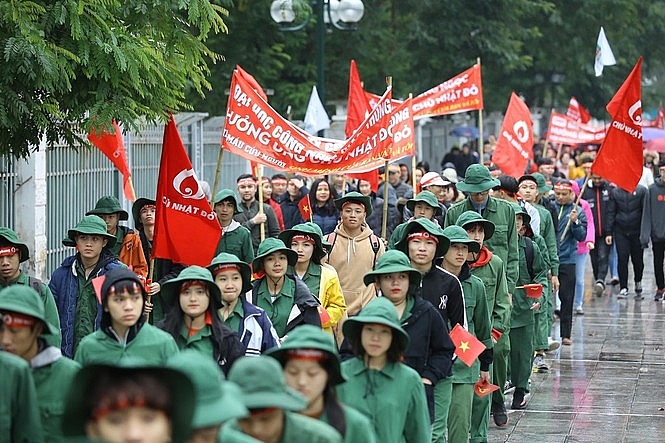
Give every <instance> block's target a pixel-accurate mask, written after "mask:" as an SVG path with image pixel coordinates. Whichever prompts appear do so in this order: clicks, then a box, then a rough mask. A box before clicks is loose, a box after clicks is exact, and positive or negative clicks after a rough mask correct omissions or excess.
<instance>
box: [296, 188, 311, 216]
mask: <svg viewBox="0 0 665 443" xmlns="http://www.w3.org/2000/svg"><path fill="white" fill-rule="evenodd" d="M298 209H300V215H301V216H302V219H303V221H312V204H311V203H310V201H309V194H307V195H305V196H304V197H303V198H301V199H300V201H299V202H298Z"/></svg>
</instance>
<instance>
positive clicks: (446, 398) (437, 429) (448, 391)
mask: <svg viewBox="0 0 665 443" xmlns="http://www.w3.org/2000/svg"><path fill="white" fill-rule="evenodd" d="M452 390H453V380H452V377H446V378H444V379H443V380H439V382H438V383H437V384H436V386H435V387H434V424H433V425H432V443H444V442H446V430H447V429H448V411H449V410H450V400H451V397H452Z"/></svg>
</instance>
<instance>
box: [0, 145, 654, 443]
mask: <svg viewBox="0 0 665 443" xmlns="http://www.w3.org/2000/svg"><path fill="white" fill-rule="evenodd" d="M488 149H491V146H489V147H488ZM647 154H649V153H646V154H645V168H644V171H645V172H644V177H643V180H644V184H645V185H646V186H642V185H640V186H638V188H637V190H636V191H635V192H633V193H628V192H626V191H624V190H622V189H620V188H618V187H615V186H613V185H612V184H611V183H608V182H607V181H605V180H604V179H602V178H601V177H598V176H596V175H593V174H589V168H590V166H591V163H592V162H593V155H594V150H593V149H586V148H585V147H579V148H577V149H575V148H573V147H567V146H563V147H559V148H558V149H554V148H549V149H546V145H542V144H538V145H537V146H536V161H535V162H533V163H532V164H529V166H528V169H527V170H526V171H525V173H524V175H523V176H521V177H518V178H516V177H510V176H506V175H502V173H501V171H500V170H498V169H497V168H496V167H495V166H493V165H492V164H491V161H490V160H489V159H488V158H484V157H483V156H482V155H477V154H475V153H474V151H473V149H470V147H469V146H468V145H467V146H463V147H462V149H455V150H453V151H451V153H449V154H448V155H446V157H444V159H443V161H442V162H441V167H442V169H441V173H439V172H436V171H432V170H430V168H429V165H428V164H427V162H421V163H419V164H418V166H417V168H416V169H414V170H413V171H411V170H410V169H409V167H408V166H407V165H405V164H400V163H395V164H391V165H389V167H388V168H387V170H383V169H382V170H380V171H379V172H380V182H379V185H378V188H376V187H375V188H374V189H373V184H372V183H370V182H369V181H364V180H352V179H350V178H349V177H348V176H345V175H343V174H331V175H329V176H325V177H314V178H311V179H307V178H305V177H301V176H298V175H292V174H288V175H285V174H275V175H273V176H272V177H270V178H268V177H261V178H258V177H254V176H252V175H251V174H243V175H240V176H239V177H238V178H237V188H236V189H222V190H220V191H219V192H216V194H215V195H214V196H211V199H210V200H211V203H212V206H213V208H214V211H215V213H216V214H217V218H218V220H219V223H220V225H221V227H222V237H221V240H220V241H219V244H218V245H217V251H216V254H215V257H214V258H213V259H212V260H211V262H210V264H209V265H208V266H206V267H201V266H195V265H191V266H187V265H186V264H181V263H174V262H173V261H171V260H168V259H163V258H160V259H151V250H152V241H153V234H154V225H155V217H156V215H157V214H155V209H156V206H155V201H154V200H151V199H149V198H139V199H138V200H136V202H134V204H133V206H132V211H131V212H132V214H131V215H132V218H133V226H134V229H132V228H129V227H127V226H124V225H121V224H120V223H121V222H123V221H126V220H128V219H129V216H130V214H129V213H128V212H126V211H124V210H123V209H122V206H121V204H120V202H119V200H118V199H117V198H115V197H113V196H101V197H100V198H99V200H98V201H97V203H96V205H95V207H94V208H92V209H91V210H90V211H89V212H88V213H86V215H84V216H82V218H81V220H80V222H79V223H77V224H76V226H74V227H72V228H71V229H70V230H69V231H68V232H67V233H66V237H65V239H64V240H63V244H64V245H65V246H69V247H72V248H75V249H72V255H71V256H69V257H68V258H66V259H65V260H64V261H63V263H62V264H61V265H60V266H59V267H58V268H57V269H56V270H55V271H54V272H53V274H52V275H51V276H50V279H49V281H48V284H47V283H44V282H42V281H40V280H39V279H37V278H35V277H33V276H29V275H27V274H26V273H25V272H24V271H23V270H22V268H21V263H23V262H25V261H26V260H28V259H29V257H30V251H29V248H28V247H27V244H26V243H25V242H24V241H22V239H21V238H19V236H18V235H17V233H16V232H14V231H12V230H11V229H9V228H6V227H2V228H0V288H2V289H1V290H0V314H1V315H2V323H1V324H0V346H1V348H2V351H4V352H0V367H1V368H2V373H3V377H0V391H1V392H2V393H3V394H2V396H0V409H1V410H3V411H5V413H6V414H8V415H9V416H8V417H4V418H3V420H0V436H4V437H0V441H10V442H35V443H37V442H59V441H62V442H64V441H105V442H110V443H116V442H130V441H131V442H160V443H161V442H164V443H165V442H176V443H178V442H190V443H197V442H249V441H263V442H275V443H276V442H300V441H302V442H322V443H323V442H339V441H345V442H361V441H362V442H375V441H376V442H388V443H391V442H395V443H399V442H409V443H426V442H437V443H438V442H445V441H450V442H453V443H457V442H466V441H470V442H487V441H488V437H487V434H488V428H489V426H490V423H491V422H493V423H494V424H495V425H496V426H499V427H503V426H506V425H507V423H508V420H509V416H508V408H511V409H524V408H527V407H528V404H529V397H528V393H529V378H530V377H531V374H532V373H533V372H547V371H549V363H548V361H547V360H548V357H547V355H548V352H552V351H555V350H556V349H558V347H559V346H560V345H563V346H571V345H572V344H573V342H572V324H573V321H572V320H573V316H574V315H583V314H584V308H583V300H584V294H585V291H586V290H587V289H590V290H591V292H592V295H593V296H597V297H602V296H608V295H609V291H608V290H607V289H606V286H608V285H619V292H618V296H617V297H618V298H619V299H625V298H627V297H628V295H629V294H632V295H633V296H634V298H635V299H636V300H638V301H639V300H642V299H643V294H642V292H643V291H642V285H641V278H642V273H643V269H644V261H643V250H644V248H646V247H647V246H648V244H649V242H651V243H652V245H653V251H654V271H655V276H656V282H657V287H658V290H657V292H656V293H655V294H654V296H653V298H654V300H656V301H660V300H662V299H663V297H664V295H665V277H664V276H663V262H664V260H665V227H664V225H663V224H662V223H659V222H658V220H660V219H662V215H663V211H664V210H665V206H663V208H664V209H661V208H660V207H661V205H665V203H664V202H665V184H663V183H662V181H661V179H660V177H661V176H663V174H665V161H664V162H659V161H658V160H657V158H658V157H657V155H656V156H653V155H651V154H649V155H647ZM483 160H485V162H483ZM411 174H414V175H411ZM414 176H415V180H414ZM654 176H655V177H656V178H655V179H654ZM413 183H415V184H416V186H415V189H414V188H413V186H412V184H413ZM259 186H260V187H261V192H260V193H259V192H258V187H259ZM580 193H581V196H580ZM386 195H388V200H387V202H384V197H385V196H386ZM260 196H261V197H262V198H263V202H261V201H260V198H261V197H260ZM306 196H309V203H310V204H309V206H311V209H310V213H309V214H310V215H309V216H307V213H303V212H302V211H301V207H300V206H301V205H299V203H300V202H301V200H302V199H303V198H305V197H306ZM578 196H580V197H581V198H580V199H579V200H578ZM578 202H579V204H577V203H578ZM384 214H385V217H387V219H386V220H384ZM192 247H195V245H192ZM613 257H615V258H613ZM589 258H590V260H588V259H589ZM629 260H630V261H632V264H633V269H634V273H633V274H634V283H633V285H632V286H630V285H629V284H628V262H629ZM587 261H591V264H592V267H593V275H594V283H593V286H592V288H585V285H584V271H585V266H586V263H587ZM629 290H630V291H631V292H629ZM554 322H558V326H559V336H560V337H561V342H559V341H557V340H554V339H553V338H552V335H553V334H552V331H553V324H554ZM456 327H458V328H459V327H461V328H463V329H465V330H466V331H467V332H468V333H470V334H472V335H473V336H475V338H476V339H477V340H478V341H479V342H480V343H482V345H484V350H482V352H480V354H479V355H478V357H477V358H475V359H474V360H473V361H471V362H470V363H469V362H466V361H465V360H464V359H462V358H460V357H458V355H459V353H460V352H463V351H464V349H462V350H461V351H460V349H458V348H457V347H456V345H455V343H454V340H453V339H452V338H451V331H453V329H454V328H456ZM478 383H483V384H484V383H492V384H494V385H496V386H498V387H499V389H497V390H496V391H494V392H493V393H492V394H490V395H486V396H481V395H478V390H477V389H476V388H477V384H478ZM511 393H512V395H511ZM508 396H510V398H507V397H508Z"/></svg>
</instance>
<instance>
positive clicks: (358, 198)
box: [335, 191, 372, 217]
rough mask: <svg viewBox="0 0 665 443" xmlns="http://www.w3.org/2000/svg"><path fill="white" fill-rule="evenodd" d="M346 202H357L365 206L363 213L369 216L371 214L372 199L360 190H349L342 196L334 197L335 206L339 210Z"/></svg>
mask: <svg viewBox="0 0 665 443" xmlns="http://www.w3.org/2000/svg"><path fill="white" fill-rule="evenodd" d="M346 203H358V204H359V205H363V206H364V207H365V214H366V215H367V217H369V216H370V215H371V214H372V199H371V198H369V197H368V196H366V195H362V194H361V193H360V192H356V191H351V192H347V193H346V194H344V196H343V197H340V198H338V199H335V207H336V208H337V210H339V211H341V210H342V207H343V206H344V205H345V204H346Z"/></svg>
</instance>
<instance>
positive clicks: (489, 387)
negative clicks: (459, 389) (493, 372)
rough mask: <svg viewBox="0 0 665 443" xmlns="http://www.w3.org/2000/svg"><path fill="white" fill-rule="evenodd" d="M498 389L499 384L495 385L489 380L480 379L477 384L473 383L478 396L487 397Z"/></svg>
mask: <svg viewBox="0 0 665 443" xmlns="http://www.w3.org/2000/svg"><path fill="white" fill-rule="evenodd" d="M498 389H499V387H498V386H497V385H493V384H492V383H490V382H488V381H487V380H482V381H480V380H478V381H477V382H476V384H475V385H473V390H474V392H475V393H476V395H477V396H478V397H485V396H486V395H489V394H491V393H492V392H494V391H496V390H498Z"/></svg>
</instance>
